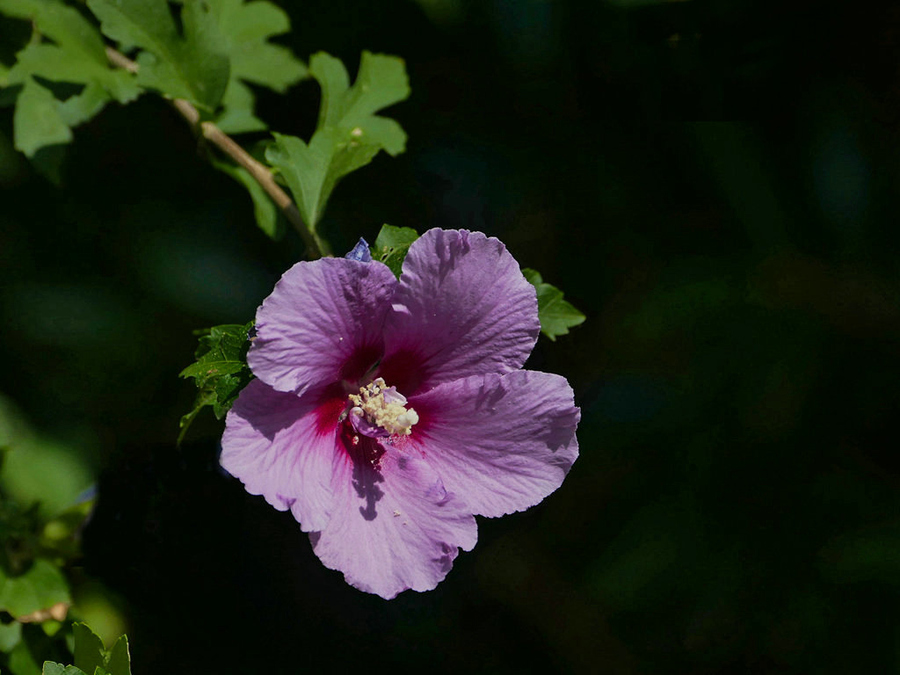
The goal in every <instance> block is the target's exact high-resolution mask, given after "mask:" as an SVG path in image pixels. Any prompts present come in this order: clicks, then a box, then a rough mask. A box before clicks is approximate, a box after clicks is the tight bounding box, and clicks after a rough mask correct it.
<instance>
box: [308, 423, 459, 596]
mask: <svg viewBox="0 0 900 675" xmlns="http://www.w3.org/2000/svg"><path fill="white" fill-rule="evenodd" d="M359 439H360V441H359V444H360V446H364V445H365V444H370V445H371V446H372V447H375V446H377V447H378V448H379V450H378V451H377V453H376V454H374V455H373V454H372V452H367V453H363V454H361V455H357V456H356V457H355V458H352V457H351V455H350V454H349V453H348V454H344V459H345V461H344V462H343V463H342V464H341V465H340V468H336V469H335V474H334V496H335V502H334V503H335V510H334V513H333V514H332V518H331V520H329V522H328V526H327V527H325V528H324V530H323V531H321V532H314V533H312V534H311V535H310V540H311V541H312V543H313V548H314V549H315V552H316V555H318V556H319V559H320V560H321V561H322V563H323V564H324V565H325V566H326V567H329V568H331V569H336V570H339V571H341V572H343V573H344V578H345V579H346V581H347V583H349V584H351V585H352V586H355V587H356V588H358V589H360V590H362V591H366V592H368V593H376V594H378V595H380V596H381V597H383V598H385V599H390V598H393V597H394V596H395V595H397V594H398V593H400V592H402V591H405V590H407V589H413V590H415V591H428V590H431V589H433V588H434V587H435V586H437V585H438V583H440V581H441V580H442V579H443V578H444V577H445V576H447V572H449V571H450V568H451V567H452V564H453V560H454V559H455V558H456V556H457V554H458V548H459V547H462V548H463V549H464V550H466V551H468V550H471V549H472V547H473V546H475V541H476V540H477V526H476V524H475V518H474V517H473V516H472V515H471V514H470V512H469V511H467V510H466V509H465V508H464V506H463V504H462V503H461V501H460V500H459V499H457V498H456V497H455V496H454V495H452V494H450V493H448V492H447V491H446V490H445V489H444V487H443V485H442V484H441V480H440V478H438V476H437V474H436V473H435V472H434V471H433V470H432V469H431V468H430V467H429V466H428V464H426V463H425V462H424V461H423V460H422V459H421V458H419V457H417V456H416V455H415V454H414V453H415V450H413V451H412V454H410V453H408V452H405V451H404V450H402V449H398V447H393V446H378V444H377V442H376V441H374V440H372V439H369V438H366V437H364V436H360V437H359ZM376 457H377V459H376Z"/></svg>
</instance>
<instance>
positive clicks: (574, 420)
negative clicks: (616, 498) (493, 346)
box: [410, 370, 581, 517]
mask: <svg viewBox="0 0 900 675" xmlns="http://www.w3.org/2000/svg"><path fill="white" fill-rule="evenodd" d="M410 406H412V408H414V409H415V410H416V411H417V412H418V413H419V416H420V422H419V424H417V425H416V427H415V428H414V430H413V436H412V437H411V438H412V439H414V441H415V443H416V444H417V445H419V446H420V447H421V448H422V450H423V452H424V455H425V459H426V460H427V461H428V463H429V464H430V465H431V466H432V467H434V469H435V470H436V471H437V473H438V475H440V477H441V480H443V482H444V485H446V486H447V489H448V490H450V491H452V492H453V493H455V494H457V495H459V496H460V498H461V499H464V500H465V502H466V506H467V507H468V508H469V509H470V510H471V511H472V513H475V514H477V515H483V516H491V517H493V516H502V515H504V514H506V513H511V512H513V511H521V510H523V509H527V508H528V507H530V506H534V505H535V504H537V503H538V502H540V501H541V500H542V499H543V498H544V497H546V496H547V495H549V494H550V493H551V492H553V491H554V490H556V488H558V487H559V486H560V485H561V484H562V482H563V479H564V478H565V476H566V474H567V473H568V471H569V468H571V466H572V463H573V462H574V461H575V459H576V458H577V457H578V441H577V439H576V438H575V428H576V427H577V426H578V420H579V419H580V417H581V412H580V410H579V409H578V408H576V407H575V404H574V399H573V394H572V389H571V387H569V384H568V382H566V380H565V378H563V377H560V376H559V375H551V374H549V373H540V372H536V371H531V370H519V371H515V372H512V373H508V374H506V375H502V376H501V375H495V374H490V375H485V376H483V377H481V376H474V377H469V378H466V379H464V380H458V381H456V382H450V383H448V384H444V385H441V386H440V387H437V388H436V389H433V390H431V391H429V392H426V393H424V394H420V395H418V396H415V397H412V398H410Z"/></svg>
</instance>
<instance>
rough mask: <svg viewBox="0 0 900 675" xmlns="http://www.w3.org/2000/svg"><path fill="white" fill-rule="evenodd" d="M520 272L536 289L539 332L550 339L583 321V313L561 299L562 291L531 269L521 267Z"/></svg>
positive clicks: (554, 338) (566, 332)
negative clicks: (539, 323) (545, 281)
mask: <svg viewBox="0 0 900 675" xmlns="http://www.w3.org/2000/svg"><path fill="white" fill-rule="evenodd" d="M522 274H524V275H525V278H526V279H527V280H528V283H530V284H531V285H533V286H534V287H535V289H536V291H537V300H538V319H539V320H540V322H541V332H542V333H543V334H544V335H546V336H547V337H548V338H550V339H551V340H556V338H557V337H558V336H560V335H566V334H568V332H569V329H570V328H572V327H574V326H577V325H579V324H581V323H584V319H585V317H584V314H582V313H581V312H579V311H578V310H577V309H575V307H573V306H572V305H571V304H570V303H568V302H567V301H566V300H564V299H563V292H562V291H561V290H559V289H558V288H556V287H555V286H552V285H551V284H546V283H544V280H543V279H542V278H541V275H540V274H539V273H538V272H536V271H535V270H532V269H523V270H522Z"/></svg>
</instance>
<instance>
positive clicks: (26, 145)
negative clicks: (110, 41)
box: [0, 0, 140, 158]
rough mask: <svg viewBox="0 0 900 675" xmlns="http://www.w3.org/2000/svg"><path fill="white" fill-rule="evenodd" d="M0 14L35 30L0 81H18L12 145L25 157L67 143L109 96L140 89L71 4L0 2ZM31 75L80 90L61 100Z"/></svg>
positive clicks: (123, 96)
mask: <svg viewBox="0 0 900 675" xmlns="http://www.w3.org/2000/svg"><path fill="white" fill-rule="evenodd" d="M0 12H2V13H3V14H6V15H8V16H12V17H14V18H17V19H23V20H27V21H30V22H31V23H32V24H33V26H34V30H35V33H34V36H33V38H32V40H31V42H30V43H29V44H28V45H27V46H26V47H25V48H24V49H22V50H20V51H19V52H18V53H17V54H16V63H15V65H14V66H13V67H12V68H11V69H10V70H9V71H8V72H7V73H6V77H5V80H6V82H5V83H4V84H5V85H16V84H21V85H23V88H22V91H21V93H20V94H19V99H18V102H17V105H16V113H15V118H14V125H15V137H16V147H17V148H18V149H20V150H22V151H23V152H25V154H26V155H28V156H29V157H31V158H33V157H34V155H35V153H36V152H37V151H38V150H40V149H41V148H43V147H46V146H52V145H58V144H61V143H68V142H70V141H71V140H72V132H71V129H70V128H71V127H74V126H77V125H78V124H81V123H82V122H85V121H87V120H88V119H90V118H91V117H93V116H94V115H96V114H97V113H98V112H100V110H102V109H103V107H104V106H105V105H106V104H107V103H108V102H109V101H110V100H112V99H116V100H118V101H120V102H122V103H127V102H129V101H131V100H133V99H134V98H136V97H137V96H138V94H139V93H140V88H139V87H138V86H137V84H136V82H135V79H134V76H133V75H131V74H130V73H128V72H125V71H123V70H116V69H113V68H112V67H111V66H110V64H109V61H108V60H107V58H106V51H105V47H104V44H103V39H102V38H101V36H100V33H99V32H98V31H97V29H96V28H94V26H92V25H91V24H90V23H89V22H88V21H87V20H86V19H85V18H84V17H83V16H82V15H81V14H80V13H79V12H78V11H77V10H75V9H74V8H72V7H67V6H66V5H64V4H62V3H60V2H56V1H55V0H0ZM48 39H49V40H52V43H51V42H47V41H46V40H48ZM35 76H36V77H40V78H44V79H45V80H49V81H51V82H68V83H73V84H83V85H85V86H86V88H85V90H84V91H83V92H82V93H81V94H79V95H77V96H73V97H71V98H69V99H68V100H67V101H65V102H63V101H59V100H57V99H56V97H55V96H53V94H52V93H51V92H50V91H49V90H48V89H47V88H45V87H43V86H41V85H39V84H38V83H37V82H36V81H35V80H34V79H32V78H33V77H35Z"/></svg>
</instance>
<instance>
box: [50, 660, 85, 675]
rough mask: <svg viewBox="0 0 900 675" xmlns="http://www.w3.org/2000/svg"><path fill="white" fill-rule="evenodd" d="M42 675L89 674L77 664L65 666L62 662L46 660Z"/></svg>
mask: <svg viewBox="0 0 900 675" xmlns="http://www.w3.org/2000/svg"><path fill="white" fill-rule="evenodd" d="M41 675H87V674H86V673H85V672H84V671H83V670H81V668H76V667H75V666H64V665H63V664H61V663H54V662H53V661H44V669H43V670H42V671H41Z"/></svg>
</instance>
